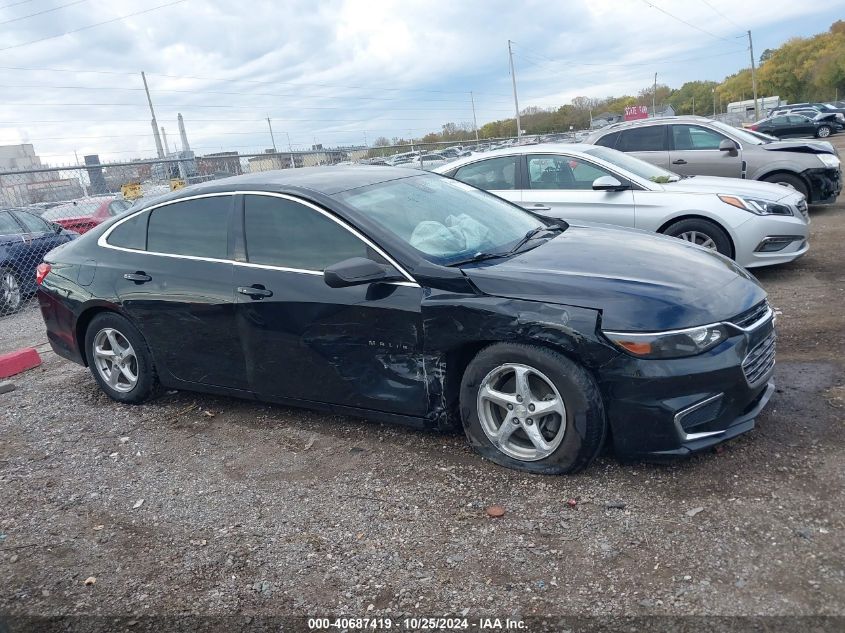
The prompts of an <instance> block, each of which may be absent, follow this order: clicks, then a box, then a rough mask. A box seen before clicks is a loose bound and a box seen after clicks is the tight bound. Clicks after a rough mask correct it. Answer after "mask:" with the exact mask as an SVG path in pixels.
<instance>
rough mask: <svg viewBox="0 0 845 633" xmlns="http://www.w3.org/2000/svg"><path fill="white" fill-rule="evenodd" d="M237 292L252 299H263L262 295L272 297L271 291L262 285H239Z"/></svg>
mask: <svg viewBox="0 0 845 633" xmlns="http://www.w3.org/2000/svg"><path fill="white" fill-rule="evenodd" d="M238 292H239V293H241V294H242V295H246V296H247V297H252V298H253V299H263V298H264V297H272V296H273V291H272V290H267V288H265V287H264V286H261V285H259V284H255V285H252V286H239V287H238Z"/></svg>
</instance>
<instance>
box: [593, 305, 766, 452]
mask: <svg viewBox="0 0 845 633" xmlns="http://www.w3.org/2000/svg"><path fill="white" fill-rule="evenodd" d="M774 337H775V333H774V325H773V320H772V319H769V320H768V321H767V322H766V323H763V324H762V325H758V326H757V327H755V328H754V329H753V330H742V329H740V328H737V329H736V334H735V335H734V336H732V337H731V338H729V339H728V340H726V341H724V342H722V343H721V344H720V345H718V346H717V347H715V348H714V349H713V350H710V351H709V352H706V353H704V354H701V355H699V356H694V357H691V358H679V359H672V360H643V359H638V358H634V357H633V356H630V355H627V354H621V355H620V356H618V357H616V358H614V359H613V360H612V361H611V362H610V363H609V364H607V365H605V366H603V367H602V368H601V370H600V375H599V386H600V389H601V391H602V396H603V399H604V403H605V410H606V412H607V418H608V421H609V423H610V426H611V431H612V436H613V443H614V447H615V450H616V452H617V454H619V455H620V456H622V457H634V458H636V457H665V456H680V455H688V454H690V453H693V452H696V451H701V450H704V449H706V448H709V447H711V446H714V445H716V444H719V443H720V442H724V441H725V440H728V439H731V438H734V437H736V436H737V435H740V434H742V433H745V432H747V431H749V430H751V429H752V428H754V420H755V418H756V417H757V415H758V414H759V413H760V411H761V410H762V409H763V407H765V406H766V404H767V403H768V401H769V399H770V398H771V396H772V393H773V392H774V383H773V382H772V380H771V377H772V374H773V371H774ZM749 376H750V378H749Z"/></svg>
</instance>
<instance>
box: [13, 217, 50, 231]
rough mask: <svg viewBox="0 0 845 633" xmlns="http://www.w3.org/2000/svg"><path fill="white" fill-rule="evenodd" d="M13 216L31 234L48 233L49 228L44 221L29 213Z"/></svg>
mask: <svg viewBox="0 0 845 633" xmlns="http://www.w3.org/2000/svg"><path fill="white" fill-rule="evenodd" d="M15 215H16V216H17V218H18V220H20V221H21V224H23V225H24V226H25V227H26V229H27V230H28V231H31V232H32V233H47V232H48V231H50V226H49V225H48V224H47V223H46V222H45V221H44V220H42V219H41V218H39V217H36V216H34V215H32V214H31V213H15Z"/></svg>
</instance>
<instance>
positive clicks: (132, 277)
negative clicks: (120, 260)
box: [123, 270, 153, 284]
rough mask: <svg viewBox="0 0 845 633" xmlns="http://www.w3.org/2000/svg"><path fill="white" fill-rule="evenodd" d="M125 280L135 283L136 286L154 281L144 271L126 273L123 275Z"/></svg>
mask: <svg viewBox="0 0 845 633" xmlns="http://www.w3.org/2000/svg"><path fill="white" fill-rule="evenodd" d="M123 278H124V279H128V280H129V281H134V282H135V283H136V284H145V283H147V282H148V281H152V279H153V278H152V277H150V276H149V275H148V274H147V273H145V272H144V271H143V270H139V271H137V272H134V273H126V274H125V275H123Z"/></svg>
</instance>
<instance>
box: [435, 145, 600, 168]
mask: <svg viewBox="0 0 845 633" xmlns="http://www.w3.org/2000/svg"><path fill="white" fill-rule="evenodd" d="M595 148H596V146H595V145H589V144H588V143H533V144H531V145H511V146H510V147H502V148H500V149H494V150H491V151H489V152H484V153H483V154H473V155H472V156H464V157H463V158H458V159H457V160H453V161H450V162H448V163H446V164H445V165H443V166H442V167H438V168H437V169H435V170H434V171H435V172H436V173H443V172H444V171H450V170H452V169H454V168H455V167H460V166H461V165H466V164H469V163H476V162H479V161H482V160H487V159H488V158H495V157H496V156H513V155H514V154H542V153H544V152H548V153H551V154H557V153H560V152H563V153H567V154H579V153H584V152H586V151H587V150H591V149H595Z"/></svg>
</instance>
